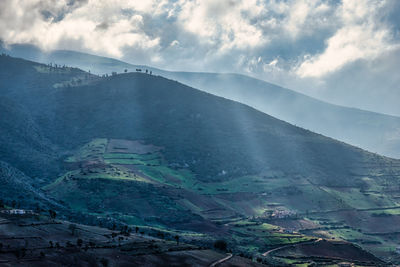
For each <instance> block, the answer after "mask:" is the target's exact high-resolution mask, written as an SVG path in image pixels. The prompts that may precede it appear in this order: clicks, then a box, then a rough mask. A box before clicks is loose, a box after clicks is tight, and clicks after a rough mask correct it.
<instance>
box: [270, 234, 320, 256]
mask: <svg viewBox="0 0 400 267" xmlns="http://www.w3.org/2000/svg"><path fill="white" fill-rule="evenodd" d="M320 241H322V238H318V239H317V240H313V241H309V242H302V243H297V244H290V245H285V246H282V247H278V248H274V249H271V250H268V251H267V252H264V253H263V254H262V255H263V256H264V257H267V256H268V254H270V253H271V252H274V251H277V250H281V249H284V248H288V247H295V246H297V245H307V244H314V243H318V242H320Z"/></svg>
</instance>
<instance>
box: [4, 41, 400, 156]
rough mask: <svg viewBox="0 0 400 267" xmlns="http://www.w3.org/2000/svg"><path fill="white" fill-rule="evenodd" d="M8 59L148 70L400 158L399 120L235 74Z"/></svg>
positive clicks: (18, 52)
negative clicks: (333, 103) (330, 102)
mask: <svg viewBox="0 0 400 267" xmlns="http://www.w3.org/2000/svg"><path fill="white" fill-rule="evenodd" d="M5 51H6V52H7V53H11V54H12V55H15V56H19V57H23V58H27V59H31V60H35V61H39V62H43V63H48V62H56V63H59V64H67V65H69V66H75V67H79V68H82V69H84V70H91V71H92V72H93V73H100V74H104V73H108V74H110V73H111V72H114V71H116V72H119V73H121V72H123V71H124V70H125V69H127V70H128V71H135V70H136V69H137V68H141V69H143V70H144V69H149V70H152V71H153V73H155V74H158V75H162V76H164V77H167V78H170V79H174V80H177V81H179V82H181V83H184V84H187V85H189V86H191V87H194V88H198V89H200V90H202V91H205V92H208V93H212V94H215V95H218V96H222V97H225V98H228V99H232V100H235V101H239V102H241V103H245V104H247V105H249V106H252V107H254V108H256V109H258V110H260V111H263V112H265V113H267V114H269V115H272V116H274V117H276V118H279V119H282V120H284V121H287V122H289V123H292V124H295V125H298V126H300V127H302V128H306V129H309V130H311V131H314V132H317V133H320V134H323V135H326V136H329V137H332V138H335V139H338V140H341V141H344V142H346V143H350V144H352V145H355V146H358V147H361V148H364V149H366V150H368V151H371V152H376V153H379V154H382V155H386V156H389V157H395V158H399V157H400V152H399V151H400V134H399V132H400V118H398V117H394V116H389V115H384V114H379V113H374V112H369V111H364V110H359V109H354V108H347V107H343V106H337V105H332V104H329V103H326V102H323V101H320V100H317V99H315V98H311V97H308V96H306V95H303V94H300V93H297V92H295V91H292V90H289V89H286V88H282V87H279V86H276V85H274V84H270V83H267V82H265V81H261V80H257V79H254V78H251V77H248V76H244V75H238V74H218V73H193V72H170V71H165V70H160V69H156V68H152V67H147V66H138V65H131V64H128V63H125V62H122V61H119V60H115V59H111V58H105V57H98V56H94V55H89V54H85V53H79V52H74V51H64V50H63V51H53V52H50V53H43V52H42V51H40V50H39V49H37V48H35V47H32V46H24V45H14V46H12V47H11V49H10V50H5Z"/></svg>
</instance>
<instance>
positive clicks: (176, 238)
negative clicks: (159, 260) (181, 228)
mask: <svg viewBox="0 0 400 267" xmlns="http://www.w3.org/2000/svg"><path fill="white" fill-rule="evenodd" d="M174 238H175V240H176V244H177V245H179V235H176V236H175V237H174Z"/></svg>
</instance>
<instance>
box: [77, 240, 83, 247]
mask: <svg viewBox="0 0 400 267" xmlns="http://www.w3.org/2000/svg"><path fill="white" fill-rule="evenodd" d="M82 244H83V240H82V239H80V238H78V240H76V245H77V246H78V247H81V246H82Z"/></svg>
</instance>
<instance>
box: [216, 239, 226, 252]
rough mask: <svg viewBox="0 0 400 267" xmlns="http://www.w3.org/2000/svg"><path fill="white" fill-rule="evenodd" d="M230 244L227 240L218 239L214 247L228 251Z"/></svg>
mask: <svg viewBox="0 0 400 267" xmlns="http://www.w3.org/2000/svg"><path fill="white" fill-rule="evenodd" d="M227 247H228V245H227V243H226V241H225V240H217V241H215V242H214V248H215V249H218V250H222V251H226V249H227Z"/></svg>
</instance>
